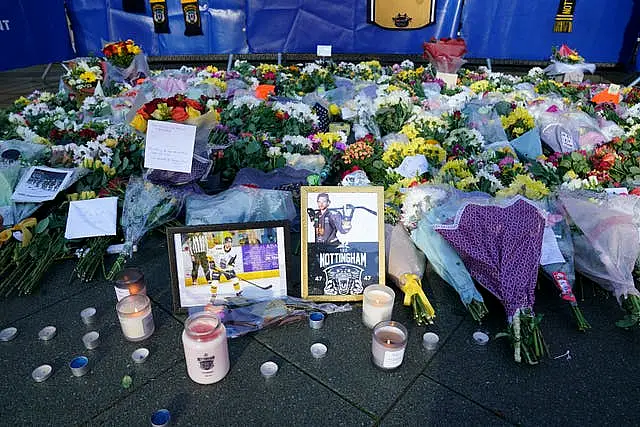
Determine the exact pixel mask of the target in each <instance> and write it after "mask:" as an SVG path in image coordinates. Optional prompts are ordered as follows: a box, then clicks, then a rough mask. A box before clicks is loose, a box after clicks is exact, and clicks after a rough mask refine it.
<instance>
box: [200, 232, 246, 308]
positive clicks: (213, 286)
mask: <svg viewBox="0 0 640 427" xmlns="http://www.w3.org/2000/svg"><path fill="white" fill-rule="evenodd" d="M232 243H233V238H231V237H229V236H227V237H225V238H224V243H223V244H222V245H217V246H216V247H215V248H213V251H212V254H211V255H209V258H208V259H209V273H210V277H211V278H210V280H209V285H210V291H211V302H215V300H216V297H217V296H218V287H219V286H220V278H221V277H224V278H225V279H226V280H227V281H228V282H229V283H230V284H231V285H232V286H233V291H234V292H235V293H236V296H240V295H241V294H242V287H241V284H240V279H239V278H238V276H237V274H236V268H240V271H238V272H242V251H241V250H240V248H239V247H237V246H236V247H234V246H233V244H232ZM236 265H238V267H236Z"/></svg>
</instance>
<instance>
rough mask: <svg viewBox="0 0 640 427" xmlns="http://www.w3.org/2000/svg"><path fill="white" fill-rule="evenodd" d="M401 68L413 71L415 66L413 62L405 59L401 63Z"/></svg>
mask: <svg viewBox="0 0 640 427" xmlns="http://www.w3.org/2000/svg"><path fill="white" fill-rule="evenodd" d="M400 68H402V69H405V70H413V68H414V65H413V62H411V61H409V60H408V59H405V60H404V61H402V62H401V63H400Z"/></svg>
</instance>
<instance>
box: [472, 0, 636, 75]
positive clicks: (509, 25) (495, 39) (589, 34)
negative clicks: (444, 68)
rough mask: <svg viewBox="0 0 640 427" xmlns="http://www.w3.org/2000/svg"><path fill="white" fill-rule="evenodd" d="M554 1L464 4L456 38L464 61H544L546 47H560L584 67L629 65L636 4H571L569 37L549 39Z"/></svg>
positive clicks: (627, 0)
mask: <svg viewBox="0 0 640 427" xmlns="http://www.w3.org/2000/svg"><path fill="white" fill-rule="evenodd" d="M559 3H560V0H536V1H530V0H526V1H525V0H512V1H504V0H481V1H467V2H465V4H464V9H463V13H462V32H463V36H464V38H465V39H466V41H467V47H468V49H469V53H468V54H467V56H468V57H470V58H494V59H514V60H518V59H519V60H547V59H549V57H550V56H551V46H554V45H555V46H560V45H562V44H563V43H566V44H567V45H569V47H571V48H572V49H576V50H577V51H578V52H579V53H580V55H581V56H583V57H584V58H585V60H586V61H587V62H600V63H623V64H626V63H628V62H629V61H630V59H631V54H632V51H633V47H634V45H635V41H636V37H637V35H638V30H639V29H640V19H639V18H640V16H639V15H638V9H639V8H640V2H637V1H634V0H616V1H615V2H610V4H609V5H604V3H603V2H602V1H597V0H580V1H576V2H574V3H575V9H574V11H573V21H572V26H571V27H572V31H571V32H567V33H554V32H553V29H554V23H555V19H556V14H557V13H558V5H559Z"/></svg>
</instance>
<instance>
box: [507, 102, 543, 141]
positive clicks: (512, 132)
mask: <svg viewBox="0 0 640 427" xmlns="http://www.w3.org/2000/svg"><path fill="white" fill-rule="evenodd" d="M501 120H502V127H503V128H504V130H505V132H506V133H507V135H508V136H509V139H510V140H511V139H515V138H518V137H520V136H522V135H524V134H525V133H527V132H528V131H530V130H531V129H533V128H534V126H535V122H534V120H533V116H531V114H529V112H528V111H527V109H526V108H524V107H516V108H515V109H514V110H513V111H512V112H511V113H509V114H508V115H506V116H502V117H501Z"/></svg>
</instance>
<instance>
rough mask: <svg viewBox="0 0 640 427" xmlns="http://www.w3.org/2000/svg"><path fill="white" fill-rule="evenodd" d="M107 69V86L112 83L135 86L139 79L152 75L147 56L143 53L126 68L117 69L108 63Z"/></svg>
mask: <svg viewBox="0 0 640 427" xmlns="http://www.w3.org/2000/svg"><path fill="white" fill-rule="evenodd" d="M106 69H107V72H106V77H105V85H109V84H110V83H111V82H117V83H129V84H133V85H135V81H136V80H137V79H139V78H144V77H148V76H149V75H150V71H149V64H148V63H147V56H146V55H145V54H143V53H139V54H138V55H136V56H134V57H133V60H132V61H131V64H130V65H129V66H128V67H126V68H122V67H117V66H115V65H113V64H112V63H111V62H109V61H107V65H106Z"/></svg>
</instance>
